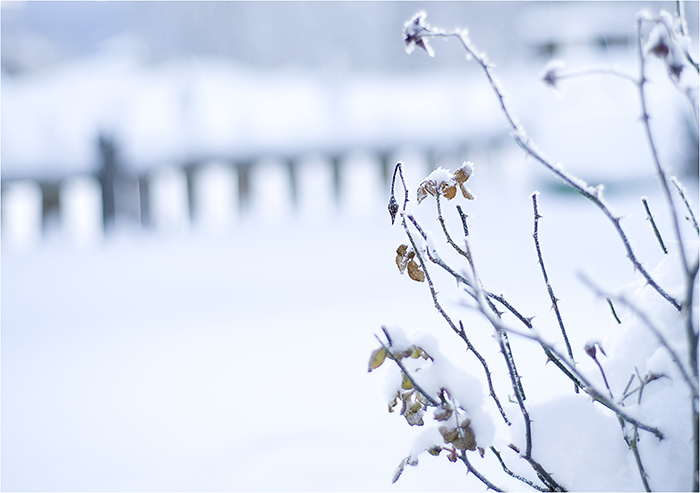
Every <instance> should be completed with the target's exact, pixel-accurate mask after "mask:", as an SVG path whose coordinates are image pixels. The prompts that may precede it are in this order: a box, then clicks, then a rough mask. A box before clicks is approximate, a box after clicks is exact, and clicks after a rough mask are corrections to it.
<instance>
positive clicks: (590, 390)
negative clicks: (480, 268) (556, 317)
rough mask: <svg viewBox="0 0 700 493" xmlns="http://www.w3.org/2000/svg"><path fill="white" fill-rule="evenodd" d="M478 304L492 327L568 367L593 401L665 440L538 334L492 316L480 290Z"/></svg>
mask: <svg viewBox="0 0 700 493" xmlns="http://www.w3.org/2000/svg"><path fill="white" fill-rule="evenodd" d="M477 302H478V303H479V310H480V311H481V313H482V314H484V315H485V316H486V317H487V318H488V319H489V321H490V322H491V325H493V326H494V327H496V330H501V331H503V332H511V333H514V334H518V335H519V336H521V337H525V338H526V339H531V340H533V341H536V342H538V343H539V344H540V345H541V346H542V347H543V348H544V349H545V350H546V351H548V352H549V353H551V354H553V355H554V356H556V359H554V361H558V362H559V363H561V364H562V365H566V367H567V368H568V372H567V375H575V376H576V378H577V379H578V380H579V381H580V384H579V386H580V387H581V388H582V389H583V391H584V392H586V393H587V394H588V395H589V396H591V398H592V399H593V400H595V401H598V402H599V403H600V404H602V405H603V406H605V407H607V408H608V409H610V410H611V411H613V412H614V413H615V414H617V415H618V416H620V417H621V418H622V419H624V420H625V421H627V422H628V423H630V424H634V425H637V426H638V427H639V428H640V429H642V430H645V431H648V432H650V433H652V434H653V435H654V436H656V437H657V438H658V439H659V440H662V439H663V438H664V434H663V433H661V431H660V430H659V429H658V428H655V427H653V426H648V425H645V424H644V423H641V422H640V421H638V420H637V419H635V418H633V417H632V416H630V415H629V414H627V413H626V412H625V411H623V410H622V409H620V407H619V406H618V405H617V404H615V403H614V402H612V401H611V400H610V399H608V398H607V397H605V396H604V395H603V394H601V393H600V392H599V391H598V390H597V389H596V388H595V387H593V385H591V383H590V381H589V380H588V379H587V378H586V377H585V376H584V375H583V374H582V373H580V372H579V371H578V370H577V369H576V363H574V362H573V361H571V360H569V359H568V358H566V356H564V355H562V354H560V353H559V352H558V351H557V350H556V349H555V348H554V347H553V346H551V345H550V344H548V343H547V342H545V341H544V340H542V338H541V337H539V336H538V335H537V334H535V333H533V332H520V331H518V330H514V329H512V328H510V327H508V326H506V325H505V324H504V323H503V321H502V320H501V319H500V318H498V317H496V316H494V315H492V314H491V313H490V312H489V311H488V310H486V307H485V299H484V293H483V292H482V291H480V290H477Z"/></svg>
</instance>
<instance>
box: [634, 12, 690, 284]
mask: <svg viewBox="0 0 700 493" xmlns="http://www.w3.org/2000/svg"><path fill="white" fill-rule="evenodd" d="M643 20H644V19H643V17H642V16H638V17H637V51H638V55H639V86H638V88H639V100H640V104H641V107H642V123H643V125H644V131H645V133H646V136H647V143H648V144H649V151H650V153H651V157H652V160H653V161H654V166H655V167H656V174H657V177H658V179H659V182H660V184H661V190H662V191H663V193H664V197H665V198H666V202H667V205H668V208H669V211H670V214H671V221H672V223H673V232H674V234H675V237H676V240H677V241H678V253H679V256H680V259H681V264H682V266H683V272H684V273H686V274H687V273H688V272H689V268H688V260H687V258H686V254H685V249H684V248H683V237H682V236H681V228H680V225H679V223H678V213H677V211H676V206H675V204H674V203H673V197H672V196H671V189H670V187H669V186H668V178H667V177H666V170H665V169H664V168H663V166H662V165H661V161H660V160H659V153H658V151H657V150H656V143H655V141H654V136H653V134H652V132H651V125H649V113H648V111H647V100H646V95H645V92H644V86H645V84H646V82H647V79H646V74H645V67H646V57H645V56H644V47H643V46H642V22H643Z"/></svg>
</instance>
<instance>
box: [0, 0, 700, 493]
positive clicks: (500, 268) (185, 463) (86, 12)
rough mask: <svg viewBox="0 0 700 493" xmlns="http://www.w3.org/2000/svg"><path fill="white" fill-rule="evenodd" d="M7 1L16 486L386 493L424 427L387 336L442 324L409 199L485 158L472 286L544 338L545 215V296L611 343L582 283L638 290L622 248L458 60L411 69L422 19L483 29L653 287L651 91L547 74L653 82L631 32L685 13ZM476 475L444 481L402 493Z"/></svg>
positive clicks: (687, 169)
mask: <svg viewBox="0 0 700 493" xmlns="http://www.w3.org/2000/svg"><path fill="white" fill-rule="evenodd" d="M0 5H1V7H2V11H1V16H2V17H1V22H2V25H1V33H2V38H1V48H2V53H1V62H2V87H1V91H2V93H1V97H2V108H1V118H2V137H1V139H2V140H1V154H0V156H1V159H2V429H3V433H2V480H1V481H2V483H1V486H2V489H4V490H18V491H29V490H32V491H37V490H53V491H68V490H71V491H86V490H91V491H113V490H122V491H124V490H129V491H134V490H168V491H174V490H190V491H197V490H200V491H201V490H307V491H309V490H355V491H357V490H363V491H370V490H388V489H390V488H391V487H392V485H391V484H390V479H391V476H392V474H393V471H394V468H395V467H396V465H397V464H398V463H399V462H400V460H401V459H402V458H403V457H405V455H406V454H407V450H408V446H409V445H410V442H411V440H412V435H411V434H410V432H413V431H414V430H410V432H407V431H406V424H405V423H402V422H401V421H402V419H401V418H399V417H397V416H392V415H388V414H387V413H386V407H385V404H384V396H383V390H382V386H383V381H382V377H381V376H375V375H374V374H372V375H369V376H367V374H366V361H367V358H368V357H369V353H370V351H371V350H372V349H373V348H374V346H375V345H376V344H377V343H376V340H375V339H374V336H373V334H374V333H378V332H379V329H380V326H381V325H382V324H390V325H391V324H398V325H402V326H404V327H405V328H406V329H408V330H410V329H414V328H419V327H422V328H431V327H435V329H434V330H436V331H442V332H446V329H447V328H446V327H444V326H443V325H444V321H442V320H441V319H440V318H439V317H438V315H437V314H436V313H435V312H434V309H432V307H431V302H430V299H429V294H428V292H427V287H426V286H423V285H419V284H417V283H413V282H411V281H410V280H408V279H407V278H406V277H402V276H400V275H399V273H398V270H397V269H396V267H395V265H393V264H394V256H395V248H396V246H397V245H398V244H399V242H400V241H401V240H402V237H403V235H402V231H401V230H400V228H396V227H395V228H394V229H392V228H390V220H389V216H388V214H387V212H386V203H387V200H388V189H389V183H390V178H391V173H392V171H393V167H394V164H395V163H396V161H397V160H401V161H403V162H404V163H405V171H406V174H407V178H408V181H409V183H410V184H411V186H414V187H415V185H417V184H418V183H419V181H420V180H421V179H422V178H424V177H425V176H426V175H427V174H428V173H429V171H430V170H432V169H434V168H435V167H436V166H443V167H445V168H449V169H455V168H456V167H458V166H459V165H460V164H461V163H462V161H463V160H470V161H472V162H474V164H475V169H476V172H475V175H474V176H473V178H472V179H471V180H470V182H469V186H470V189H472V190H473V191H474V193H475V195H476V196H477V200H475V201H474V202H470V203H468V204H465V208H468V210H470V211H471V212H470V217H471V221H472V223H471V226H470V227H471V228H474V231H477V232H478V231H481V235H482V236H481V238H482V241H481V242H476V241H475V246H474V248H475V249H476V251H477V253H478V254H479V255H480V257H479V258H481V259H482V262H483V267H482V277H484V279H485V282H487V285H488V286H489V289H492V290H494V291H497V292H501V291H503V290H505V292H507V293H510V294H511V296H512V297H513V298H514V299H516V300H517V301H519V302H520V303H522V305H524V306H527V307H529V308H530V311H533V312H538V313H539V311H540V310H541V312H542V313H543V314H545V315H543V318H545V317H551V313H550V312H549V311H548V308H549V304H548V299H547V295H546V291H545V290H544V289H542V290H541V292H537V293H535V292H534V291H536V290H533V289H532V288H531V286H532V283H533V280H534V282H535V283H537V282H538V281H539V278H538V272H537V268H538V266H537V263H536V258H535V257H534V255H532V251H531V250H532V245H531V241H532V239H531V236H530V235H531V227H532V213H531V209H530V208H529V207H530V204H531V199H530V197H529V195H530V194H531V193H532V192H533V191H534V190H536V189H538V190H540V191H541V192H543V196H542V199H541V210H540V212H541V213H542V214H543V215H544V216H545V217H546V218H548V221H550V223H549V224H550V226H549V227H550V228H551V229H550V230H549V232H547V231H543V232H542V235H543V238H546V240H545V239H543V241H548V242H549V243H545V245H547V247H548V248H550V249H551V252H552V256H551V264H552V265H551V267H550V270H551V272H552V274H550V276H551V277H553V278H554V279H557V278H558V281H559V286H561V290H562V291H563V296H560V297H561V298H562V299H563V300H564V301H563V303H564V306H565V308H568V310H569V315H570V317H571V318H572V319H573V321H572V324H574V321H578V322H579V323H580V324H581V326H586V327H589V326H590V325H591V323H593V325H594V326H596V327H598V326H599V325H600V326H601V329H600V330H602V326H603V325H604V324H603V323H602V322H601V323H599V320H598V319H597V318H595V317H598V316H599V317H601V319H602V317H603V312H604V310H603V309H602V308H601V306H600V305H599V304H597V301H596V300H594V299H593V296H592V295H591V294H590V293H588V292H586V290H585V289H583V288H581V286H580V285H579V283H578V282H577V281H576V280H575V271H576V270H577V269H578V270H583V271H585V272H587V273H589V274H590V275H591V276H592V277H595V276H599V278H600V279H601V281H603V282H604V283H606V284H608V286H609V287H617V286H620V285H624V284H627V283H629V282H631V281H632V280H634V272H633V271H632V269H631V266H629V265H628V264H626V263H625V260H624V252H623V251H622V249H621V248H620V246H619V245H618V243H619V240H617V239H616V238H615V237H614V235H613V234H612V233H613V232H612V231H610V230H611V228H609V225H608V224H606V223H605V222H604V220H602V218H597V217H596V218H595V219H589V215H588V214H587V213H589V212H592V211H593V208H592V207H589V206H588V204H586V203H585V202H584V201H583V199H581V198H579V197H578V196H575V195H571V194H569V193H567V192H566V191H565V190H563V189H562V187H561V186H560V184H559V183H558V182H557V181H556V180H554V179H553V178H551V177H550V176H548V175H547V174H546V173H544V172H543V171H542V170H541V169H539V168H538V167H537V165H536V164H535V163H532V162H528V161H527V160H526V159H525V157H524V155H523V154H522V152H521V151H520V150H519V149H518V148H517V146H516V145H515V144H514V143H513V142H512V140H511V139H510V137H509V135H508V131H507V127H506V125H505V121H504V119H503V117H502V115H501V114H500V112H499V108H498V105H497V102H496V100H495V98H494V96H493V93H492V91H491V88H490V87H489V86H488V85H487V84H486V81H485V79H484V77H483V75H482V74H481V73H480V71H479V70H478V67H477V66H476V65H475V64H474V63H469V62H468V61H466V60H465V57H464V53H463V51H462V50H461V49H460V47H459V46H458V44H457V43H455V42H453V41H443V40H437V39H436V40H433V41H432V45H433V47H434V48H435V51H436V56H435V57H434V58H430V57H429V56H428V55H427V54H426V53H424V52H422V51H420V50H418V51H417V52H415V53H413V54H411V55H410V56H409V55H407V54H406V52H405V46H404V41H403V38H402V29H403V24H404V22H406V21H408V20H410V18H411V16H412V15H413V14H415V13H416V12H418V11H420V10H424V11H426V12H427V14H428V17H427V21H428V23H429V24H431V25H433V26H436V27H442V28H445V29H452V28H456V27H465V28H468V29H469V34H470V37H471V39H472V41H473V43H474V44H475V46H476V47H477V48H478V49H480V50H482V51H484V52H485V53H487V55H488V57H489V59H490V60H491V61H492V62H493V63H494V64H495V66H496V69H495V70H496V74H497V76H498V77H499V79H500V81H501V83H502V87H503V89H504V91H505V93H506V94H507V96H508V100H507V101H508V104H509V105H510V107H511V109H512V111H513V113H514V114H515V115H516V116H517V117H518V118H519V119H520V121H521V122H522V123H523V125H524V127H525V128H526V129H527V130H528V132H529V134H530V136H531V137H533V139H534V140H535V142H537V143H538V145H539V146H540V148H541V149H542V150H543V151H544V152H545V154H546V155H548V156H550V157H551V158H552V159H553V160H554V161H556V162H562V163H563V164H564V165H565V166H566V169H568V170H569V171H572V172H574V173H575V174H577V175H578V176H580V177H582V178H584V179H586V180H588V181H589V182H590V183H593V184H597V183H605V184H606V191H607V193H608V196H607V197H608V200H609V201H610V202H611V204H612V205H613V206H614V207H617V208H619V211H620V212H621V213H623V214H625V217H626V218H628V227H629V230H630V235H631V237H632V238H633V239H634V240H636V242H635V244H639V250H640V252H641V253H642V254H643V255H645V256H646V257H645V258H646V259H648V261H649V262H650V264H651V265H653V263H654V262H655V261H658V259H659V258H660V252H659V251H658V246H657V245H655V240H654V239H653V238H652V237H651V236H650V230H649V228H648V224H645V221H644V218H645V213H644V211H643V209H642V207H641V205H640V204H639V197H640V196H641V195H647V196H648V197H650V202H651V204H652V207H653V206H654V204H655V203H656V205H657V207H658V211H655V214H656V215H657V216H659V221H660V223H661V224H660V226H661V228H662V231H664V230H663V228H666V230H665V231H666V233H667V236H668V238H669V239H670V226H669V225H668V217H667V216H668V215H667V214H666V213H665V211H664V210H663V202H662V198H661V195H660V194H659V191H658V186H657V185H656V184H655V182H654V179H653V177H654V171H653V166H652V165H651V161H650V159H649V156H648V151H647V145H646V141H645V138H644V133H643V130H642V128H641V125H639V114H640V112H639V101H638V95H637V93H636V90H635V88H634V87H633V86H632V85H631V84H630V83H629V81H626V80H624V79H617V78H613V77H601V76H592V77H588V78H582V79H573V80H571V81H565V83H563V84H562V85H561V87H558V88H556V90H552V88H548V87H546V86H545V85H544V84H543V83H542V82H541V75H542V73H543V69H544V67H545V65H546V64H547V63H548V62H550V61H551V60H554V59H557V60H562V61H564V62H566V64H567V67H570V68H577V67H582V66H615V67H617V68H619V69H620V70H623V71H626V72H628V73H630V74H632V75H635V76H636V74H637V70H638V69H637V65H636V63H637V52H636V37H635V31H634V16H635V14H636V13H637V12H638V11H640V10H641V9H646V10H648V11H650V12H652V13H654V14H656V13H658V11H659V10H660V9H666V10H668V11H670V12H673V11H674V10H675V8H676V7H675V3H674V2H641V3H640V2H35V1H32V2H21V1H5V2H2V4H0ZM685 8H686V12H687V19H688V24H689V29H690V33H691V36H692V37H693V43H694V45H693V47H692V48H691V52H693V53H694V54H695V55H696V56H697V53H698V50H697V39H698V36H697V32H698V22H697V21H698V3H697V2H687V3H686V4H685ZM648 69H649V74H648V76H649V78H650V80H651V84H650V85H649V89H648V92H649V98H650V108H651V110H650V112H651V114H652V115H653V125H654V130H655V132H656V135H657V137H658V140H659V148H660V153H661V156H662V159H663V160H664V163H665V164H666V165H667V166H668V167H669V168H670V169H671V170H672V171H673V173H675V174H676V175H677V176H679V178H680V179H681V180H682V181H683V182H684V183H685V184H686V187H687V188H688V191H689V196H690V198H691V201H692V203H693V204H697V203H698V202H697V188H698V185H697V184H698V140H697V127H696V126H695V124H694V122H693V120H692V117H691V113H690V111H689V108H688V105H687V102H686V101H685V100H684V99H683V97H682V95H680V94H679V93H678V92H677V91H676V90H675V88H674V87H673V85H672V84H671V83H670V81H669V80H668V77H667V75H666V73H665V71H664V67H663V65H662V64H661V63H660V62H657V61H655V60H652V61H651V62H650V63H649V68H648ZM545 192H546V193H545ZM547 201H549V202H547ZM427 207H429V206H427ZM427 207H426V206H423V209H422V210H421V212H422V213H424V214H425V218H424V220H425V224H428V225H429V226H433V225H434V223H432V222H430V221H434V219H430V217H431V216H430V210H429V209H428V208H427ZM593 214H595V212H593ZM664 220H666V223H664ZM541 227H542V228H545V227H546V224H545V223H543V224H542V226H541ZM480 228H481V229H480ZM610 245H614V246H613V247H611V246H610ZM557 252H559V253H557ZM610 252H613V253H612V254H611V253H610ZM609 254H610V255H612V259H609V258H608V255H609ZM536 285H537V286H539V284H536ZM490 286H493V287H490ZM448 294H449V291H446V298H447V295H448ZM450 296H452V294H450ZM454 296H457V295H456V294H454ZM567 300H570V301H574V300H576V301H577V303H571V304H570V305H569V306H568V307H567V306H566V302H567ZM591 307H595V310H594V309H592V308H591ZM464 316H465V317H469V316H474V314H473V313H472V314H465V315H464ZM605 316H607V313H605ZM605 320H607V318H605ZM550 322H551V321H547V320H543V321H542V324H543V326H545V327H547V326H548V325H547V324H549V323H550ZM594 322H595V323H594ZM474 323H475V324H478V323H479V322H478V321H474ZM552 326H553V325H552ZM446 335H447V336H449V334H446ZM589 335H590V332H589V333H583V334H581V335H579V336H576V335H574V336H573V337H572V339H573V341H572V342H573V343H574V344H576V343H578V346H577V347H578V348H582V347H583V344H584V342H585V341H586V340H587V339H586V338H587V337H589ZM447 340H448V341H449V337H448V339H447ZM484 344H488V340H487V342H485V343H484ZM455 351H457V350H455ZM455 354H456V355H457V357H460V356H461V355H462V354H463V353H460V352H459V351H457V352H456V353H455ZM541 363H542V361H539V360H537V361H536V362H533V368H539V367H540V366H541ZM533 371H534V370H533ZM538 371H539V370H538ZM392 418H393V419H392ZM422 466H423V465H422ZM402 481H404V479H402ZM464 481H465V478H464V477H463V475H462V472H461V471H455V469H454V468H450V467H449V464H447V462H446V461H445V464H442V461H439V460H437V459H436V460H435V461H433V462H430V461H428V460H426V465H425V467H424V468H423V469H421V468H418V469H416V470H411V471H407V472H406V478H405V481H404V482H403V483H399V484H398V485H395V486H396V487H397V488H400V489H402V490H406V489H415V490H424V489H430V490H433V491H435V490H450V489H463V488H464V487H465V482H464ZM468 484H470V483H468ZM623 486H624V485H623Z"/></svg>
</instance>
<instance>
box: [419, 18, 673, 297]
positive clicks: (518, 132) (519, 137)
mask: <svg viewBox="0 0 700 493" xmlns="http://www.w3.org/2000/svg"><path fill="white" fill-rule="evenodd" d="M422 35H423V36H426V37H440V38H450V37H452V38H457V39H458V40H459V41H460V43H461V44H462V46H463V47H464V49H465V51H466V52H467V54H468V55H469V56H471V57H472V58H474V60H475V61H476V62H477V63H478V64H479V66H480V67H481V69H482V71H483V72H484V75H485V76H486V78H487V79H488V81H489V83H490V85H491V88H492V89H493V91H494V93H495V95H496V98H497V99H498V103H499V105H500V107H501V111H502V113H503V115H504V116H505V118H506V120H507V121H508V125H509V126H510V128H511V129H512V132H511V135H512V136H513V138H514V140H515V142H516V143H517V144H518V145H519V146H520V148H521V149H523V151H524V152H525V153H526V154H528V155H529V156H530V157H532V158H533V159H535V160H536V161H537V162H539V163H540V164H542V165H543V166H544V167H545V168H547V169H548V170H549V171H550V172H552V173H553V174H554V175H556V176H557V177H558V178H559V179H561V180H562V181H563V182H564V183H566V184H567V185H569V186H570V187H571V188H573V189H574V190H576V191H577V192H578V193H579V194H581V195H583V196H584V197H585V198H587V199H588V200H590V201H592V202H593V203H594V204H596V205H597V206H598V208H600V209H601V211H602V212H603V214H605V216H606V217H607V218H608V219H609V220H610V221H611V222H612V223H613V226H614V227H615V230H616V231H617V233H618V235H619V236H620V238H621V239H622V243H623V245H624V246H625V250H626V251H627V257H628V258H629V259H630V261H631V262H632V264H633V265H634V267H635V268H636V269H637V270H638V271H639V273H640V274H641V275H642V276H643V277H644V279H646V281H647V283H648V284H649V285H650V286H651V287H652V288H654V289H655V290H656V291H657V292H658V293H659V294H660V295H661V296H662V297H663V298H664V299H666V300H667V301H668V302H670V303H671V304H672V305H673V306H674V307H676V309H677V310H679V311H680V309H681V305H680V303H679V302H678V301H677V300H676V299H675V298H674V297H673V296H671V295H669V294H668V293H667V292H666V291H665V290H664V289H663V288H661V286H659V285H658V284H657V283H656V281H655V280H654V279H653V278H652V277H651V275H650V274H649V273H648V272H647V270H646V269H645V268H644V266H642V264H641V262H639V260H638V259H637V257H636V256H635V254H634V251H633V250H632V246H631V245H630V242H629V240H628V239H627V235H626V234H625V232H624V230H623V229H622V227H621V226H620V218H619V217H616V216H615V215H614V214H613V213H612V212H611V211H610V209H608V207H607V206H606V205H605V203H604V202H603V201H602V200H601V199H600V198H599V197H598V192H597V191H596V190H595V189H591V187H589V186H587V185H585V183H583V181H582V180H580V179H578V178H574V177H573V176H571V175H569V174H568V173H566V172H564V171H562V170H561V169H559V168H558V167H556V166H554V165H553V164H551V163H550V162H549V161H548V160H547V159H545V158H544V157H542V156H541V155H540V154H539V153H538V152H537V151H536V150H535V148H534V146H533V145H532V143H531V142H530V139H529V137H527V135H526V134H525V131H524V130H523V128H522V127H521V126H520V124H518V123H517V122H516V121H515V119H514V118H513V116H512V115H511V113H510V111H509V110H508V107H507V106H506V104H505V100H504V96H503V93H502V92H501V90H500V88H499V86H498V84H497V83H496V80H495V78H494V76H493V74H492V73H491V66H490V65H489V64H488V63H487V62H486V60H485V59H484V57H483V56H482V55H480V54H479V53H477V52H476V50H475V49H474V48H472V47H471V45H470V42H469V40H468V39H467V38H466V36H465V35H464V34H463V33H462V32H437V31H430V30H428V29H426V30H425V33H424V34H422Z"/></svg>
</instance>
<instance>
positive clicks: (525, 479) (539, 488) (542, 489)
mask: <svg viewBox="0 0 700 493" xmlns="http://www.w3.org/2000/svg"><path fill="white" fill-rule="evenodd" d="M491 452H493V455H495V456H496V458H497V459H498V462H500V463H501V467H502V468H503V472H505V473H506V474H507V475H509V476H511V477H514V478H515V479H517V480H519V481H522V482H523V483H525V484H527V485H528V486H530V487H531V488H533V489H536V490H538V491H550V489H549V488H543V487H542V486H539V485H536V484H535V483H533V482H532V481H530V480H529V479H527V478H524V477H523V476H520V475H519V474H515V473H514V472H513V471H511V470H510V469H509V468H508V466H506V463H505V462H504V461H503V458H502V457H501V454H500V452H499V451H498V450H496V447H494V446H493V445H492V446H491Z"/></svg>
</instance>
